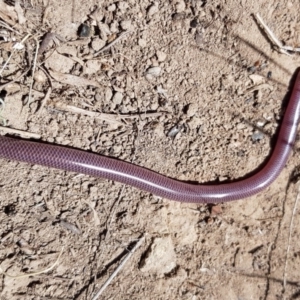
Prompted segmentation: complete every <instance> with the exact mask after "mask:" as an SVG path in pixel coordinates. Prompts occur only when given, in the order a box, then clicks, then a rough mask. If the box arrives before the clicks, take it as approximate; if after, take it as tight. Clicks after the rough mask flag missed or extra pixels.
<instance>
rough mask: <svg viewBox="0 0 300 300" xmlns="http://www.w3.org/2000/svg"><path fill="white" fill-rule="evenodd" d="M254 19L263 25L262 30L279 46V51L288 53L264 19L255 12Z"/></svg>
mask: <svg viewBox="0 0 300 300" xmlns="http://www.w3.org/2000/svg"><path fill="white" fill-rule="evenodd" d="M256 19H257V21H258V23H259V24H260V25H261V26H262V27H263V29H264V31H265V32H266V33H267V35H268V37H269V39H270V40H271V41H272V42H273V43H274V44H275V45H276V46H277V47H278V48H279V51H280V52H282V53H284V54H287V55H290V54H289V53H288V52H287V51H286V50H285V49H284V48H283V45H282V43H281V42H280V41H279V40H278V38H277V37H276V36H275V34H274V33H273V32H272V30H271V29H270V28H269V27H268V26H267V24H266V23H265V22H264V20H263V19H262V18H261V16H260V15H259V14H258V13H257V14H256Z"/></svg>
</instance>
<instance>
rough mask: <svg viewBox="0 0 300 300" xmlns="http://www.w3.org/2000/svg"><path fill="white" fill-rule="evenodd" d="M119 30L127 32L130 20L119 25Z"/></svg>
mask: <svg viewBox="0 0 300 300" xmlns="http://www.w3.org/2000/svg"><path fill="white" fill-rule="evenodd" d="M120 25H121V28H122V29H123V30H129V29H130V28H131V21H130V20H124V21H122V22H121V23H120Z"/></svg>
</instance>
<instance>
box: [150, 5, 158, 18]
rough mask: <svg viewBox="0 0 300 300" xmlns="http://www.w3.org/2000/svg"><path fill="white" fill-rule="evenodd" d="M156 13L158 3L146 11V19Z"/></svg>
mask: <svg viewBox="0 0 300 300" xmlns="http://www.w3.org/2000/svg"><path fill="white" fill-rule="evenodd" d="M157 12H158V2H154V4H152V5H151V6H150V7H149V9H148V17H151V16H153V15H155V14H156V13H157Z"/></svg>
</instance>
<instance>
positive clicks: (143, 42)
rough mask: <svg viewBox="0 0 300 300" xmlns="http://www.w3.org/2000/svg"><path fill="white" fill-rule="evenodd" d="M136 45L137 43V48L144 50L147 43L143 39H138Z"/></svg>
mask: <svg viewBox="0 0 300 300" xmlns="http://www.w3.org/2000/svg"><path fill="white" fill-rule="evenodd" d="M138 43H139V46H140V47H142V48H145V47H146V46H147V41H146V40H144V39H139V41H138Z"/></svg>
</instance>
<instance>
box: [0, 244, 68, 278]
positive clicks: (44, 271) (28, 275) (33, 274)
mask: <svg viewBox="0 0 300 300" xmlns="http://www.w3.org/2000/svg"><path fill="white" fill-rule="evenodd" d="M63 251H64V247H62V249H61V251H60V253H59V255H58V257H57V260H56V261H55V262H54V264H53V265H52V266H50V267H49V268H47V269H44V270H40V271H36V272H32V273H26V274H21V275H10V274H7V273H5V272H4V271H3V270H2V268H1V267H0V272H1V273H2V274H3V275H5V276H7V277H10V278H26V277H30V276H35V275H39V274H43V273H47V272H49V271H51V270H52V269H53V268H54V267H55V266H56V265H57V264H58V262H59V259H60V257H61V255H62V254H63Z"/></svg>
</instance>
